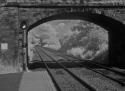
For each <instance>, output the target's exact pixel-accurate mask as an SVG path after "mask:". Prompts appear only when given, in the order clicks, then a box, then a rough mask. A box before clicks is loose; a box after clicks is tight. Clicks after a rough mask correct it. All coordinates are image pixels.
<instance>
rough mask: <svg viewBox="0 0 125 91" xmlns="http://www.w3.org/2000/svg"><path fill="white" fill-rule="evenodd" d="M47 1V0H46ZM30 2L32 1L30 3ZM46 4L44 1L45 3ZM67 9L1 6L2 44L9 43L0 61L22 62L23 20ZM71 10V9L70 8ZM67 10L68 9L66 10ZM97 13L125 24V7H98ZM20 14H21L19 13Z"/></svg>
mask: <svg viewBox="0 0 125 91" xmlns="http://www.w3.org/2000/svg"><path fill="white" fill-rule="evenodd" d="M7 1H8V2H16V1H18V3H22V2H23V3H24V2H28V5H29V4H32V3H34V2H37V3H39V2H40V3H41V1H40V0H36V1H34V0H7ZM44 1H45V0H44ZM80 1H81V0H58V2H60V3H63V4H66V3H70V4H74V3H79V2H80ZM29 2H30V3H29ZM47 2H56V3H57V1H56V0H46V1H45V3H47ZM0 3H1V5H4V4H5V0H1V1H0ZM43 4H44V3H43ZM65 10H66V9H62V10H60V9H45V8H16V7H13V8H12V7H0V45H1V43H7V44H8V50H6V51H2V50H1V49H0V61H2V62H3V63H5V64H13V65H17V64H18V63H21V62H22V61H23V59H22V58H21V60H19V57H22V51H21V50H22V49H21V48H20V49H19V45H18V40H19V34H18V33H19V32H20V31H22V30H21V29H20V28H19V24H20V22H21V21H23V20H25V21H27V22H28V24H29V25H31V24H33V23H35V22H37V21H38V20H40V19H42V18H45V17H48V16H51V15H54V14H57V13H61V12H65ZM69 11H70V10H69ZM66 12H67V11H66ZM96 12H97V13H100V12H101V13H102V12H103V14H105V15H106V16H109V17H112V18H114V19H117V20H119V21H121V22H123V23H124V24H125V9H116V10H113V9H97V10H96ZM18 14H19V15H18Z"/></svg>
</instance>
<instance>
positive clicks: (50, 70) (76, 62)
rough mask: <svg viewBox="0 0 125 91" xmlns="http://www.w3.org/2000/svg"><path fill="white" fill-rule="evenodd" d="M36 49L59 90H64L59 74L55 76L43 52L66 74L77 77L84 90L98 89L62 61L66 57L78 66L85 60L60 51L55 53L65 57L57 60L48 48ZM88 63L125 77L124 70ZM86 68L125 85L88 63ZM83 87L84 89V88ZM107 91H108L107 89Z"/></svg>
mask: <svg viewBox="0 0 125 91" xmlns="http://www.w3.org/2000/svg"><path fill="white" fill-rule="evenodd" d="M35 51H36V53H37V54H38V56H39V58H40V60H41V62H42V63H43V64H44V67H45V68H46V70H47V72H48V74H49V75H50V77H51V78H52V81H53V83H54V84H55V87H56V88H57V91H62V89H61V86H59V83H58V82H57V80H56V78H58V77H59V76H55V74H53V73H54V72H53V71H52V70H53V69H52V68H50V66H49V65H48V63H47V61H44V59H43V58H42V57H43V55H42V56H41V52H42V53H43V54H44V56H46V57H48V58H50V59H51V62H54V63H56V64H57V65H58V66H59V67H60V68H61V70H63V71H65V72H66V74H68V75H70V76H69V77H70V78H72V79H75V80H74V81H76V83H77V84H80V85H79V86H80V88H82V87H83V88H82V90H81V91H84V90H85V91H97V89H96V88H95V87H94V86H92V85H90V84H89V83H88V82H86V81H85V80H84V79H82V78H81V77H79V76H78V74H75V73H74V72H73V71H72V70H70V69H69V68H67V67H66V66H65V65H64V64H62V61H63V60H64V59H65V60H68V62H71V63H74V64H75V65H77V66H78V67H83V65H84V63H83V64H81V62H80V61H83V60H81V59H78V58H75V57H72V56H68V55H64V54H63V55H62V54H59V53H58V54H57V53H54V54H53V55H58V56H61V57H62V58H63V59H62V61H57V60H56V59H54V58H53V57H52V56H51V52H50V53H49V52H47V51H46V50H44V49H42V48H40V47H37V48H35ZM71 59H74V60H75V61H74V60H71ZM85 63H86V61H85ZM87 63H88V64H91V65H96V66H98V67H100V68H103V69H106V70H108V71H112V72H114V73H115V74H117V75H119V76H122V78H123V77H124V73H122V72H119V71H115V70H112V69H110V68H108V67H105V66H102V65H100V64H95V63H91V62H87ZM85 68H87V69H88V70H90V71H93V72H95V73H96V74H99V75H100V76H103V77H104V78H106V79H108V80H112V81H114V82H115V83H118V84H120V85H121V86H124V85H125V83H124V82H122V81H121V80H118V79H115V78H113V77H111V76H108V75H105V74H103V73H102V72H100V71H97V70H95V69H93V68H91V67H89V66H88V65H87V66H86V67H85ZM54 70H58V69H54ZM55 77H56V78H55ZM73 83H74V82H73ZM83 89H84V90H83ZM71 91H72V90H71ZM75 91H79V90H75ZM98 91H99V90H98ZM106 91H107V90H106ZM118 91H119V90H118ZM123 91H124V90H123Z"/></svg>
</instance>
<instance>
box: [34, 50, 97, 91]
mask: <svg viewBox="0 0 125 91" xmlns="http://www.w3.org/2000/svg"><path fill="white" fill-rule="evenodd" d="M35 50H36V52H37V53H38V55H39V57H40V59H41V60H42V61H43V59H42V57H41V55H40V53H39V51H38V49H35ZM44 53H45V52H44ZM45 54H46V53H45ZM46 55H47V54H46ZM47 56H48V57H51V56H49V55H47ZM51 58H52V57H51ZM52 61H54V62H56V63H57V64H58V65H59V66H60V67H61V68H62V69H64V70H65V71H66V72H67V73H68V74H70V76H71V77H72V78H74V79H75V80H77V82H79V83H80V84H81V85H82V86H83V87H85V88H86V89H89V90H90V91H96V89H95V88H93V87H91V86H90V85H89V84H87V83H86V82H85V81H83V80H82V79H80V78H79V77H77V76H76V75H75V74H74V73H72V72H71V71H70V70H68V68H66V67H65V66H64V65H62V64H61V63H59V62H57V61H56V60H54V59H53V58H52ZM43 62H44V61H43ZM44 65H45V67H46V70H47V72H48V74H49V75H50V77H51V78H52V81H53V83H54V84H55V87H56V88H57V91H61V88H60V87H59V85H58V84H57V82H56V80H55V79H54V76H53V75H52V73H51V70H50V68H49V67H48V65H47V64H46V63H45V62H44ZM89 90H88V91H89Z"/></svg>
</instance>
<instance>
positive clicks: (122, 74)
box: [56, 53, 125, 76]
mask: <svg viewBox="0 0 125 91" xmlns="http://www.w3.org/2000/svg"><path fill="white" fill-rule="evenodd" d="M56 55H59V56H61V55H63V56H67V57H71V58H73V59H76V60H80V61H84V62H87V63H90V64H92V65H95V66H98V67H101V68H104V69H106V70H110V71H112V72H114V73H116V74H118V75H121V76H125V73H123V72H119V71H117V70H114V69H111V68H109V67H105V66H103V65H101V64H99V63H96V62H92V61H90V60H83V59H80V58H77V57H74V56H71V55H66V54H61V53H58V54H56Z"/></svg>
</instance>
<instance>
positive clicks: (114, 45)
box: [27, 12, 125, 67]
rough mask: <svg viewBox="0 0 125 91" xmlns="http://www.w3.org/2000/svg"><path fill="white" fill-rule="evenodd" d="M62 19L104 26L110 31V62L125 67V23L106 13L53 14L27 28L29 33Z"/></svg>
mask: <svg viewBox="0 0 125 91" xmlns="http://www.w3.org/2000/svg"><path fill="white" fill-rule="evenodd" d="M60 19H81V20H86V21H89V22H92V23H95V24H97V25H99V26H101V27H103V28H104V29H106V30H107V31H109V62H110V64H111V65H115V66H119V67H124V64H125V62H124V60H123V59H124V55H123V54H124V50H125V43H124V41H125V39H124V35H125V32H124V31H125V25H124V24H122V23H121V22H119V21H117V20H114V19H113V18H111V17H108V16H105V15H101V14H95V13H88V12H69V13H63V14H56V15H52V16H49V17H47V18H43V19H41V20H39V21H37V22H36V23H34V24H32V25H30V26H29V28H28V29H27V35H28V32H29V31H30V30H32V29H33V28H35V27H36V26H38V25H40V24H42V23H45V22H48V21H52V20H60ZM27 41H28V39H27ZM27 54H28V47H27ZM27 63H28V62H27Z"/></svg>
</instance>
